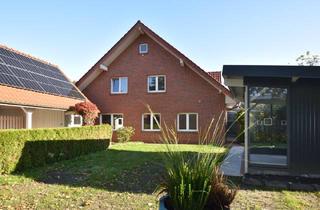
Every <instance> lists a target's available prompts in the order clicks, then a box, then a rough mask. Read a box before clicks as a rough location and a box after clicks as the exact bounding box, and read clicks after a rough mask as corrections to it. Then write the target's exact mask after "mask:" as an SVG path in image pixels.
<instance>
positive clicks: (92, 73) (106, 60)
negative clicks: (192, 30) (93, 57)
mask: <svg viewBox="0 0 320 210" xmlns="http://www.w3.org/2000/svg"><path fill="white" fill-rule="evenodd" d="M141 34H145V35H147V36H148V37H150V38H151V39H152V40H153V41H155V42H156V43H158V44H159V45H160V46H161V47H163V48H164V49H165V50H167V51H168V52H169V53H170V54H171V55H173V56H174V57H175V58H177V62H179V63H180V65H186V66H188V67H189V68H190V69H191V70H193V71H194V72H195V73H196V74H197V75H198V76H200V77H201V78H202V79H204V80H205V81H206V82H208V83H209V84H210V85H212V86H213V87H214V88H216V89H217V90H218V91H219V92H221V93H223V94H224V95H227V96H230V97H231V93H230V91H229V90H228V89H227V88H226V87H224V86H223V85H222V84H221V83H219V82H218V81H217V80H215V79H214V78H213V77H211V76H210V75H208V73H207V72H205V71H204V70H203V69H201V68H200V67H199V66H198V65H197V64H195V63H194V62H193V61H191V60H190V59H189V58H187V57H186V56H185V55H184V54H182V53H181V52H180V51H178V50H177V49H176V48H174V47H173V46H172V45H170V44H169V43H168V42H166V41H165V40H164V39H162V38H161V37H160V36H159V35H157V34H156V33H154V32H153V31H152V30H151V29H149V28H148V27H147V26H145V25H144V24H143V23H142V22H141V21H138V22H137V23H136V24H135V25H134V26H133V27H132V28H131V29H130V30H129V31H128V32H127V33H126V34H125V35H124V36H123V37H122V38H121V39H120V40H119V41H118V42H117V43H116V44H115V45H114V46H113V47H112V48H111V49H110V50H109V51H108V52H107V53H106V54H105V55H104V56H103V57H102V58H101V59H100V60H99V61H98V62H97V63H96V64H95V65H94V66H92V67H91V69H90V70H89V71H88V72H86V73H85V74H84V75H83V76H82V77H81V78H80V79H79V81H78V82H77V83H76V85H77V86H78V87H79V89H80V90H84V89H85V88H86V87H87V86H88V85H89V84H90V83H91V82H92V81H93V80H94V79H95V78H97V77H98V76H99V75H100V73H102V72H103V70H102V69H101V68H100V67H101V65H103V66H102V67H103V68H107V67H108V66H109V65H110V64H111V63H112V62H113V61H114V60H115V59H116V58H117V57H118V56H119V55H120V54H121V53H122V52H123V51H124V50H125V49H126V48H127V47H128V46H129V45H130V44H132V43H133V42H134V41H135V40H136V39H137V38H138V37H139V36H140V35H141Z"/></svg>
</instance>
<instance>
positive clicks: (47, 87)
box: [0, 45, 86, 129]
mask: <svg viewBox="0 0 320 210" xmlns="http://www.w3.org/2000/svg"><path fill="white" fill-rule="evenodd" d="M85 99H86V98H85V96H84V95H83V94H82V93H81V92H80V91H79V90H78V89H77V88H76V87H75V85H73V84H72V83H71V82H70V80H68V79H67V78H66V76H65V75H64V74H63V73H62V72H61V70H60V69H59V68H58V67H57V66H55V65H53V64H50V63H48V62H45V61H43V60H40V59H37V58H34V57H32V56H30V55H27V54H25V53H22V52H19V51H17V50H14V49H11V48H8V47H6V46H3V45H0V129H19V128H47V127H63V126H80V125H81V123H82V118H81V117H80V116H77V115H74V114H72V113H71V114H70V115H69V114H68V113H67V115H66V117H65V112H66V111H67V110H68V109H69V108H70V106H74V105H75V104H76V103H79V102H82V101H84V100H85Z"/></svg>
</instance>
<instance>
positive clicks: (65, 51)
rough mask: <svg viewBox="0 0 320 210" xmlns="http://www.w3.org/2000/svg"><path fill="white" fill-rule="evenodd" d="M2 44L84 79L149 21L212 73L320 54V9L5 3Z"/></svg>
mask: <svg viewBox="0 0 320 210" xmlns="http://www.w3.org/2000/svg"><path fill="white" fill-rule="evenodd" d="M0 8H1V12H0V24H1V29H0V43H2V44H5V45H8V46H9V47H13V48H16V49H18V50H21V51H24V52H26V53H29V54H32V55H34V56H37V57H40V58H43V59H45V60H48V61H50V62H52V63H55V64H57V65H59V66H60V67H61V68H62V69H63V70H64V72H65V73H66V74H67V75H68V76H69V78H71V79H72V80H77V79H79V78H80V77H81V76H82V75H83V74H84V73H85V72H86V71H87V70H88V69H89V68H90V67H91V66H92V65H93V64H94V63H95V62H96V61H98V59H100V57H101V56H102V55H103V54H104V53H106V52H107V50H108V49H110V48H111V47H112V46H113V45H114V44H115V43H116V42H117V41H118V40H119V39H120V38H121V37H122V36H123V34H124V33H126V32H127V31H128V30H129V28H130V27H132V25H134V24H135V23H136V21H137V20H141V21H142V22H143V23H145V24H146V25H147V26H148V27H150V28H151V29H152V30H153V31H155V32H156V33H158V34H159V35H160V36H161V37H162V38H164V39H165V40H167V41H168V42H169V43H171V44H172V45H173V46H175V47H176V48H178V49H179V50H180V51H181V52H182V53H184V54H185V55H187V56H188V57H189V58H190V59H192V60H193V61H194V62H195V63H197V64H198V65H199V66H201V67H202V68H204V69H205V70H221V68H222V65H223V64H283V65H285V64H296V62H295V59H296V57H298V56H299V55H300V54H302V53H304V52H305V51H307V50H310V51H311V52H312V53H314V54H320V12H319V11H320V1H318V0H315V1H308V0H300V1H296V0H268V1H267V0H257V1H253V0H247V1H245V0H242V1H239V0H226V1H222V0H211V1H196V0H191V1H187V0H185V1H178V0H177V1H173V0H171V1H170V0H168V1H164V0H163V1H150V0H148V1H112V2H109V1H102V0H101V1H98V0H86V1H81V0H77V1H73V0H68V1H64V0H55V1H34V0H29V1H14V0H12V1H2V2H1V3H0Z"/></svg>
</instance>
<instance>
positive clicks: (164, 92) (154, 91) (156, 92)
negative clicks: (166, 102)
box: [148, 91, 167, 93]
mask: <svg viewBox="0 0 320 210" xmlns="http://www.w3.org/2000/svg"><path fill="white" fill-rule="evenodd" d="M166 92H167V91H148V93H166Z"/></svg>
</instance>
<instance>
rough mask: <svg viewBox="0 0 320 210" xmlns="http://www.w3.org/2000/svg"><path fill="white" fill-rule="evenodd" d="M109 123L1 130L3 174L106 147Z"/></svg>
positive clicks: (0, 172)
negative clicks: (75, 126)
mask: <svg viewBox="0 0 320 210" xmlns="http://www.w3.org/2000/svg"><path fill="white" fill-rule="evenodd" d="M111 138H112V128H111V126H109V125H97V126H84V127H77V128H48V129H30V130H29V129H23V130H3V131H0V174H8V173H11V172H14V171H21V170H24V169H27V168H32V167H38V166H44V165H46V164H48V163H53V162H56V161H60V160H66V159H71V158H74V157H77V156H80V155H84V154H88V153H90V152H96V151H99V150H105V149H106V148H107V147H108V146H109V143H110V139H111Z"/></svg>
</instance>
